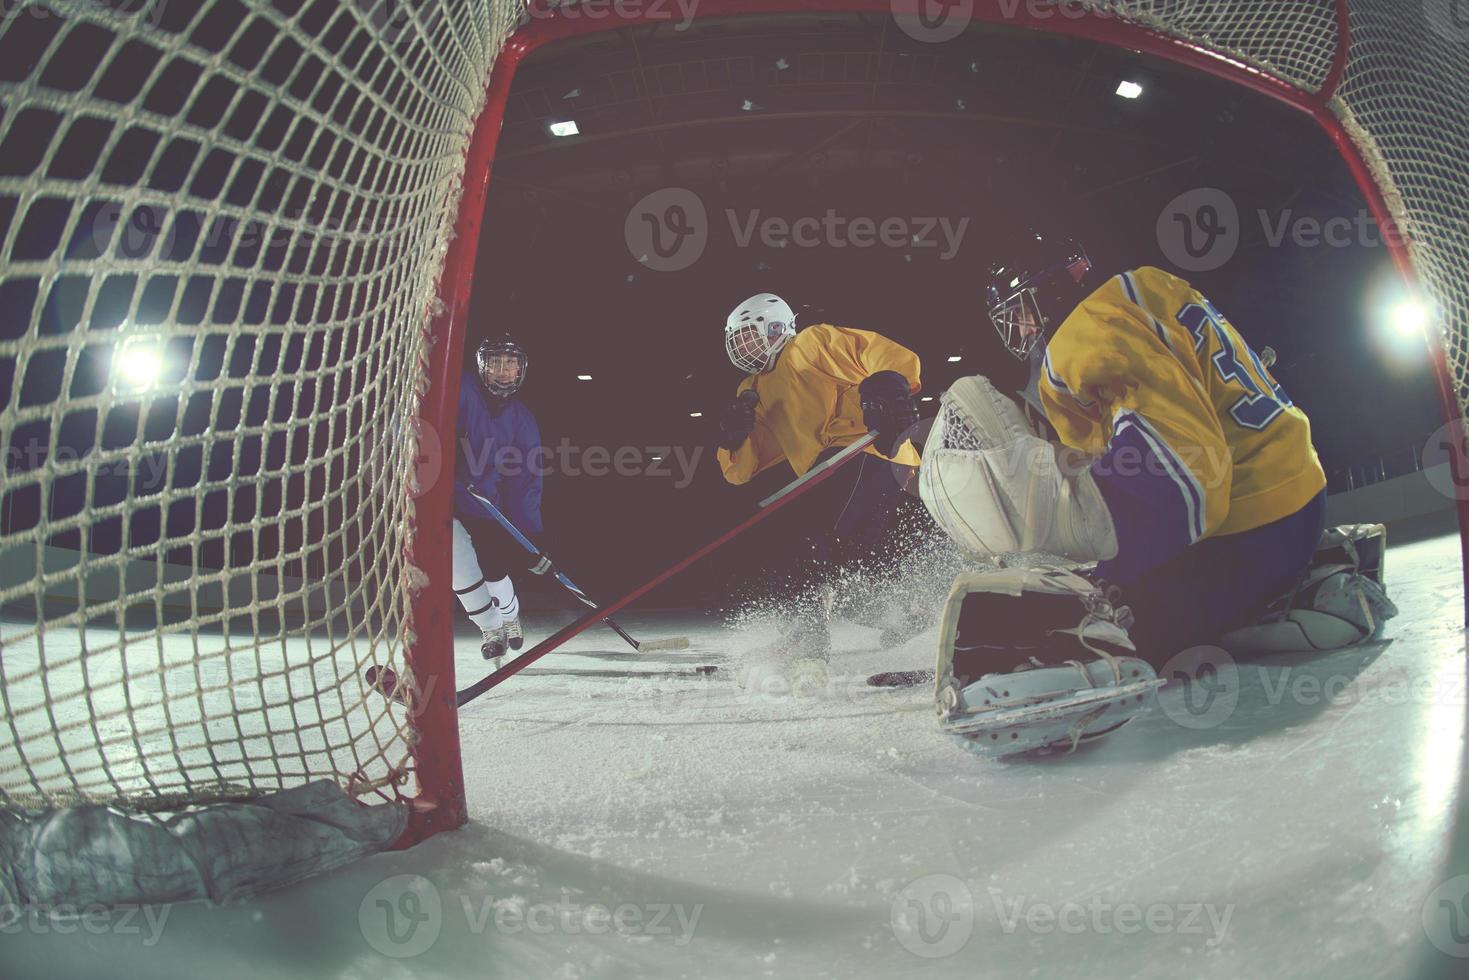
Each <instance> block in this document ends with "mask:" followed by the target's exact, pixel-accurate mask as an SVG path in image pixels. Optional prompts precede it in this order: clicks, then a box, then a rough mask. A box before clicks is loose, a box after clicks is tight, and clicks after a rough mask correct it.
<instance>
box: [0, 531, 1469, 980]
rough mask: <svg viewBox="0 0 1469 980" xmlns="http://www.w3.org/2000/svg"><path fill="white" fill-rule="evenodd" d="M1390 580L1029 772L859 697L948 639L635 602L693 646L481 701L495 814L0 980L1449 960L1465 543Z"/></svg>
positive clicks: (1465, 905)
mask: <svg viewBox="0 0 1469 980" xmlns="http://www.w3.org/2000/svg"><path fill="white" fill-rule="evenodd" d="M1387 574H1388V582H1389V587H1390V589H1391V591H1392V593H1393V595H1394V597H1395V599H1396V600H1397V602H1398V604H1399V606H1400V607H1401V609H1402V615H1401V616H1399V618H1398V619H1396V620H1395V621H1393V622H1392V623H1391V624H1390V625H1389V628H1388V634H1387V639H1386V640H1385V641H1384V642H1381V643H1378V644H1375V645H1373V646H1371V647H1365V648H1359V649H1353V650H1349V651H1345V652H1340V653H1336V654H1331V655H1324V656H1316V657H1300V658H1275V659H1268V660H1256V661H1243V660H1242V661H1241V662H1239V663H1237V664H1236V665H1235V667H1234V669H1233V670H1232V671H1231V670H1230V669H1228V666H1227V665H1226V669H1225V670H1224V671H1222V672H1221V673H1220V674H1219V675H1217V677H1212V676H1206V677H1205V678H1204V679H1203V680H1202V681H1200V682H1198V683H1192V684H1184V683H1178V682H1175V683H1171V684H1170V685H1169V686H1168V687H1166V688H1164V689H1163V691H1162V692H1161V693H1160V695H1159V700H1158V703H1157V704H1155V705H1154V706H1153V708H1152V709H1151V710H1150V711H1149V712H1148V714H1147V715H1145V716H1144V717H1143V718H1141V719H1139V720H1138V721H1137V722H1134V723H1133V724H1132V725H1130V726H1128V727H1127V728H1125V729H1123V730H1122V731H1120V732H1118V733H1116V734H1114V735H1112V736H1110V737H1108V738H1106V739H1104V740H1103V741H1101V742H1100V743H1098V744H1095V745H1092V746H1087V747H1083V748H1082V749H1081V750H1080V751H1077V752H1076V753H1074V754H1071V755H1054V756H1048V757H1043V758H1024V759H1020V760H1017V761H995V760H988V759H982V758H977V757H975V756H973V755H970V754H969V753H967V752H966V751H964V750H963V749H962V748H961V747H960V746H958V745H957V744H955V743H954V742H952V741H950V740H949V739H948V738H946V737H945V736H943V735H942V734H941V733H940V732H939V731H938V729H937V726H936V724H935V721H934V717H933V713H932V711H931V700H932V694H931V690H930V688H929V686H924V687H921V688H916V689H911V690H880V689H874V688H869V687H867V686H866V685H865V684H864V683H862V682H861V679H862V678H864V677H865V676H866V675H867V674H869V673H871V672H874V671H878V670H894V669H904V668H918V667H927V666H931V662H932V660H933V649H932V648H933V644H934V642H935V631H934V630H929V631H928V632H926V633H924V634H923V635H921V636H919V637H916V638H914V639H913V640H912V641H910V642H908V643H906V644H905V645H903V646H902V647H901V648H899V649H896V650H888V649H881V648H880V646H879V641H878V637H877V633H876V632H875V631H873V630H870V629H867V628H864V627H858V626H851V625H841V626H839V628H838V631H837V634H836V641H837V642H836V650H835V652H834V653H833V656H832V667H831V669H832V677H831V679H830V680H829V681H828V682H827V683H826V684H824V685H822V684H819V683H814V682H811V683H807V684H805V685H804V686H803V688H802V689H801V690H800V691H799V692H792V691H791V690H789V689H787V688H785V687H783V686H782V685H781V684H780V683H778V682H769V681H768V682H767V683H765V684H764V686H763V689H758V688H759V687H760V686H759V685H755V687H756V688H757V689H751V687H749V686H741V684H740V683H738V680H739V676H740V670H741V667H742V666H744V665H745V664H746V663H747V661H748V660H749V653H750V651H751V650H753V649H755V648H758V647H759V646H760V645H761V644H762V643H764V642H768V640H769V639H770V638H771V636H769V635H761V634H760V633H759V631H753V632H752V631H736V630H731V629H726V628H724V627H722V626H721V625H720V624H719V623H717V622H714V621H712V620H710V621H702V622H697V621H693V620H690V619H687V618H684V619H677V620H675V619H672V618H669V617H652V616H647V617H642V618H639V617H636V616H633V617H628V618H626V619H623V620H622V623H623V625H624V626H625V627H627V628H628V629H630V630H631V631H633V632H634V633H638V634H641V635H643V636H645V637H647V638H657V637H660V636H669V635H673V634H679V633H682V634H686V635H689V636H691V637H692V639H693V646H692V649H691V650H690V651H688V652H687V653H685V654H681V655H676V656H675V655H662V656H659V657H656V658H652V659H649V660H647V661H645V662H639V661H638V655H636V654H633V653H632V652H631V651H629V650H627V648H626V647H625V646H623V645H622V644H621V643H620V641H618V640H617V638H616V636H615V635H614V634H612V633H611V632H609V631H606V630H599V631H595V632H593V633H590V634H585V635H583V636H582V637H581V638H579V639H578V640H577V641H576V642H575V643H573V644H572V645H571V647H570V648H569V650H568V652H566V653H561V654H556V655H553V656H551V657H548V658H546V659H544V660H542V661H541V662H540V663H539V664H538V665H537V669H536V671H535V673H534V674H532V675H523V676H520V677H516V678H513V679H512V680H510V681H509V682H507V683H505V684H504V685H503V686H501V687H499V688H497V689H496V690H495V691H493V692H491V694H489V695H487V696H486V697H484V698H481V699H480V700H478V701H476V702H474V703H473V704H471V705H469V706H468V707H467V708H466V709H465V710H464V711H463V713H462V715H461V727H462V734H463V747H464V753H465V769H466V775H467V779H468V793H469V800H470V808H471V814H472V818H473V822H472V823H471V824H470V826H468V827H466V828H465V829H463V830H461V831H458V832H455V833H451V834H446V835H442V836H440V837H438V838H435V839H433V840H431V841H429V842H428V843H426V844H423V845H420V846H418V847H416V848H414V849H412V850H410V851H407V852H401V853H393V854H386V855H380V856H378V857H375V858H372V859H370V860H367V861H363V862H360V863H358V864H356V865H355V866H352V867H350V868H348V869H345V870H343V871H340V872H337V873H335V874H332V875H329V876H326V877H324V878H321V879H318V880H315V881H312V882H309V883H307V884H305V885H304V886H301V887H299V888H296V889H293V890H291V891H288V892H285V893H281V894H276V895H273V896H269V897H267V898H264V899H261V900H258V901H256V902H253V903H250V904H247V905H242V906H238V907H230V908H224V909H210V908H205V907H202V906H197V905H188V906H179V907H174V908H169V909H157V910H144V911H143V912H139V913H138V914H136V915H134V916H133V917H131V918H130V920H129V921H127V922H123V921H121V920H120V918H117V919H113V920H110V921H99V922H92V923H87V922H76V921H72V922H69V923H50V922H44V921H35V920H31V921H26V922H22V923H20V924H16V925H12V926H10V927H8V928H6V929H5V930H4V932H3V933H0V977H4V978H6V980H21V978H32V977H35V978H58V980H60V978H71V977H86V978H113V977H160V978H173V977H178V978H189V980H198V978H206V980H216V978H217V980H223V978H236V977H239V978H247V977H248V978H252V980H268V978H277V977H279V978H286V977H289V978H331V977H364V978H365V977H474V978H480V977H526V978H566V980H571V978H582V977H587V978H591V977H598V978H600V977H609V978H617V977H640V976H649V977H651V976H658V977H665V976H667V977H699V976H710V977H764V976H771V977H801V978H816V977H834V978H854V977H855V978H861V977H878V976H884V977H886V976H901V977H929V976H934V977H1031V976H1034V977H1087V978H1098V980H1099V978H1111V977H1159V978H1175V977H1211V978H1212V977H1219V978H1237V977H1250V978H1268V977H1317V976H1331V977H1408V976H1416V975H1435V976H1437V975H1443V976H1451V975H1454V972H1455V971H1454V969H1453V967H1455V966H1456V965H1458V966H1462V965H1465V964H1469V960H1457V959H1454V958H1451V957H1450V956H1449V955H1448V954H1449V953H1452V952H1456V953H1459V954H1469V935H1466V934H1463V933H1462V932H1454V931H1453V930H1448V931H1445V929H1444V928H1441V927H1440V926H1435V925H1434V923H1435V922H1437V923H1440V925H1441V923H1442V921H1444V920H1443V918H1442V915H1439V916H1438V918H1435V917H1434V916H1435V913H1437V912H1438V911H1439V910H1440V908H1448V907H1449V905H1455V906H1456V908H1457V909H1459V910H1462V911H1464V912H1466V913H1469V900H1465V895H1466V894H1469V880H1466V881H1465V882H1455V881H1453V880H1452V879H1453V878H1454V876H1455V874H1457V873H1462V872H1463V871H1465V870H1469V869H1464V868H1457V869H1455V868H1451V867H1450V854H1449V845H1450V834H1451V832H1452V829H1453V827H1454V821H1455V819H1456V817H1455V802H1456V799H1457V797H1458V794H1459V792H1460V779H1461V764H1462V760H1463V752H1462V740H1463V737H1464V725H1465V663H1466V659H1465V647H1464V634H1463V632H1462V629H1461V620H1462V614H1463V600H1462V587H1461V582H1460V572H1459V551H1458V540H1457V539H1456V538H1453V537H1445V538H1438V539H1433V540H1428V541H1424V542H1419V543H1414V544H1407V545H1399V546H1395V547H1393V549H1392V550H1391V551H1390V554H1389V559H1388V566H1387ZM530 625H531V626H532V629H530V630H529V631H528V632H530V633H531V638H532V640H533V639H534V637H535V636H538V635H540V633H541V631H542V630H543V629H545V627H546V626H548V625H549V624H536V623H534V622H532V623H531V624H530ZM537 627H539V628H537ZM458 663H459V670H460V683H461V685H462V684H464V683H466V682H467V681H468V680H469V679H473V678H476V677H478V676H480V674H481V673H483V672H484V666H483V663H482V661H480V659H479V655H478V649H477V643H475V642H474V641H471V640H469V639H468V638H465V639H464V640H462V641H461V643H460V647H459V650H458ZM701 664H715V665H718V666H719V667H720V671H719V672H717V673H715V674H714V675H712V676H709V677H699V676H694V675H692V674H691V673H689V672H688V668H690V667H692V666H695V665H701ZM585 671H597V672H599V673H598V674H596V675H591V676H589V675H586V674H585V673H584V672H585ZM625 671H639V672H648V673H649V674H650V676H636V677H627V676H620V674H621V672H625ZM578 672H583V673H581V675H580V676H579V675H578ZM609 675H610V676H609ZM747 680H748V677H747ZM1440 886H1443V887H1440ZM1446 902H1447V903H1448V904H1447V905H1445V904H1444V903H1446ZM1450 911H1453V910H1452V909H1450ZM1426 913H1427V916H1428V921H1429V925H1430V928H1429V929H1425V924H1424V923H1425V914H1426ZM160 920H161V921H160ZM1453 922H1454V924H1455V925H1456V926H1457V925H1458V919H1454V920H1453ZM1456 937H1458V938H1459V939H1462V940H1463V941H1462V942H1457V943H1456ZM1441 948H1442V949H1443V950H1444V951H1440V949H1441ZM1460 975H1463V974H1460Z"/></svg>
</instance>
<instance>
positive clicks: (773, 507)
mask: <svg viewBox="0 0 1469 980" xmlns="http://www.w3.org/2000/svg"><path fill="white" fill-rule="evenodd" d="M876 438H877V433H876V432H869V433H867V434H866V435H864V436H862V437H861V438H860V439H858V440H857V441H856V442H854V443H852V444H851V445H850V446H847V447H846V448H845V449H843V450H842V451H841V452H839V453H837V454H836V455H834V456H832V457H831V459H828V460H827V461H826V462H825V463H822V464H820V465H819V466H813V467H812V468H811V469H809V470H807V471H806V473H805V474H804V475H802V476H800V477H798V478H797V479H795V480H794V481H792V482H791V483H788V484H787V485H786V486H785V488H784V489H782V490H781V491H779V492H778V493H774V494H771V495H770V496H769V497H766V498H765V499H764V500H762V501H761V502H760V506H759V508H758V509H756V511H755V513H753V514H751V515H750V516H749V517H747V518H745V520H744V521H743V522H742V523H740V524H738V525H737V526H735V527H733V528H731V529H730V530H728V531H726V532H724V534H722V535H720V536H719V537H717V538H715V539H714V540H713V541H710V542H709V543H708V544H706V545H704V546H703V547H702V548H700V549H698V550H697V551H695V552H694V553H693V554H691V555H689V556H688V557H687V558H684V559H683V560H681V561H679V562H677V563H675V564H673V565H670V566H669V567H668V568H666V569H664V570H663V571H662V572H659V573H658V574H657V575H655V576H653V577H652V578H651V579H649V580H648V581H646V582H644V583H643V584H642V585H640V586H638V587H637V588H635V589H633V590H632V591H631V592H629V593H627V595H625V596H623V597H622V598H620V599H617V600H615V601H613V602H610V603H608V604H607V605H605V606H602V607H601V608H600V609H593V610H591V611H590V612H588V613H587V614H586V615H584V616H582V617H581V618H580V619H578V620H576V621H575V622H572V623H569V624H567V625H566V626H563V627H562V628H561V629H560V630H559V631H557V632H556V633H553V634H552V635H550V636H548V637H546V638H545V639H544V640H542V641H541V642H540V643H537V644H536V645H535V646H533V647H531V648H530V649H529V650H527V651H525V652H524V653H522V654H521V655H520V656H518V657H516V658H515V659H514V660H512V661H510V663H508V664H506V665H505V666H503V667H501V668H500V669H499V670H496V671H495V672H493V673H491V674H489V675H488V676H486V677H483V678H481V679H480V680H478V681H475V682H474V683H473V684H471V685H470V686H469V687H466V688H465V689H464V690H462V691H460V692H459V693H458V695H457V703H458V706H459V707H461V708H462V707H464V706H465V705H466V704H468V703H469V702H471V701H473V700H474V699H475V698H477V697H479V696H480V695H481V694H483V693H485V692H486V691H488V690H490V689H491V688H492V687H495V686H497V685H499V684H501V683H503V682H504V681H506V680H509V679H510V678H511V677H513V676H515V675H516V674H518V673H519V672H520V671H522V670H524V669H525V668H527V667H529V666H530V665H531V664H533V663H535V662H536V661H537V660H539V659H541V658H542V657H544V656H545V655H546V654H548V653H550V652H551V651H552V650H555V649H556V648H557V647H559V646H561V645H562V644H563V643H565V642H566V641H567V640H570V639H571V638H572V637H574V636H576V635H577V634H579V633H581V632H583V631H584V630H586V629H587V628H589V627H591V626H595V625H596V624H597V623H599V622H601V621H602V620H604V619H606V618H607V617H608V616H610V615H612V614H613V613H615V612H617V611H618V610H619V609H622V608H624V607H626V606H627V605H629V604H631V603H633V602H636V601H637V600H638V599H641V598H642V597H643V596H645V595H647V594H648V593H649V592H651V591H653V590H654V589H656V588H657V587H658V586H660V585H662V584H663V583H664V582H666V581H668V580H669V579H671V578H673V576H675V575H677V574H678V573H679V572H681V571H683V570H684V569H686V568H688V567H689V566H690V565H692V564H694V563H695V562H697V561H699V560H700V559H701V558H705V557H707V556H708V555H710V554H712V553H713V552H715V551H717V550H719V549H720V548H721V547H723V546H724V545H726V544H728V543H729V542H730V541H731V540H733V539H734V538H736V537H738V536H739V535H741V534H743V533H744V532H745V531H747V530H749V529H750V528H752V527H754V526H755V525H756V524H758V523H760V522H761V521H763V520H765V518H767V517H769V516H770V515H771V514H773V513H775V512H776V511H777V510H779V509H780V508H781V507H784V506H785V505H786V504H788V503H790V502H791V501H792V500H794V499H796V498H797V497H799V496H800V495H801V494H803V493H805V492H806V491H807V490H810V489H811V488H812V487H814V486H816V484H818V483H820V482H821V481H823V480H825V479H826V478H827V477H829V476H831V474H832V473H834V472H835V471H836V469H837V467H839V466H841V465H842V464H844V463H847V462H849V461H851V460H853V459H855V458H856V457H857V456H858V454H860V453H861V452H862V451H863V450H864V449H866V448H867V447H868V446H870V445H872V442H873V440H874V439H876ZM368 683H372V682H371V681H369V682H368Z"/></svg>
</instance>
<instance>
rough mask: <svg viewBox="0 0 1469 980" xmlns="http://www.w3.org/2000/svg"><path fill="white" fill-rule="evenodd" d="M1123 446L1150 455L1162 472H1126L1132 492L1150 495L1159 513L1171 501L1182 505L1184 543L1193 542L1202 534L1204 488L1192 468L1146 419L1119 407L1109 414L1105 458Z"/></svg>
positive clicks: (1144, 470)
mask: <svg viewBox="0 0 1469 980" xmlns="http://www.w3.org/2000/svg"><path fill="white" fill-rule="evenodd" d="M1123 446H1134V447H1136V448H1137V449H1139V450H1141V451H1142V453H1143V457H1144V458H1145V459H1146V457H1148V456H1152V457H1153V458H1154V459H1156V460H1158V463H1159V465H1160V466H1161V467H1162V470H1163V472H1162V473H1161V474H1159V473H1155V472H1151V471H1149V470H1148V468H1147V467H1146V466H1144V467H1143V471H1142V472H1139V473H1136V474H1129V475H1128V476H1127V477H1126V479H1129V480H1130V481H1133V486H1132V489H1131V493H1132V494H1133V495H1136V496H1142V497H1149V498H1153V500H1154V502H1155V503H1156V504H1157V505H1158V507H1159V510H1158V512H1157V513H1158V515H1159V516H1161V515H1162V514H1165V513H1167V511H1168V510H1171V509H1174V508H1171V507H1169V506H1168V504H1169V503H1170V502H1171V501H1174V500H1176V501H1178V502H1179V503H1181V504H1182V512H1181V517H1182V519H1183V529H1184V532H1185V535H1186V541H1184V544H1185V545H1189V544H1193V543H1194V542H1195V541H1197V540H1199V539H1200V538H1202V537H1203V536H1204V516H1205V515H1204V490H1203V488H1202V487H1201V486H1199V481H1198V478H1197V477H1196V476H1194V474H1193V471H1192V470H1190V469H1189V468H1188V467H1187V466H1185V465H1184V464H1183V461H1182V460H1180V459H1179V458H1178V456H1177V455H1176V454H1175V453H1174V452H1173V450H1172V449H1171V448H1169V446H1168V443H1167V442H1165V441H1164V440H1163V438H1162V436H1160V435H1158V433H1157V431H1156V430H1155V429H1154V428H1153V427H1152V426H1151V425H1149V424H1148V421H1147V420H1146V419H1144V418H1143V417H1142V416H1141V415H1138V414H1137V413H1136V412H1133V411H1130V410H1127V409H1119V410H1118V411H1117V413H1116V414H1115V415H1114V416H1113V417H1112V441H1111V442H1110V443H1109V444H1108V447H1107V455H1105V456H1103V457H1102V459H1103V460H1106V459H1107V458H1108V457H1109V456H1113V455H1114V454H1115V453H1116V451H1117V450H1118V449H1119V448H1120V447H1123Z"/></svg>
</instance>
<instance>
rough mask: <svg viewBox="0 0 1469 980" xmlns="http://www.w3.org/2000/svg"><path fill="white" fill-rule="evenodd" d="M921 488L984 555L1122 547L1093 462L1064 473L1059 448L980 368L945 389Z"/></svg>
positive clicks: (1084, 554)
mask: <svg viewBox="0 0 1469 980" xmlns="http://www.w3.org/2000/svg"><path fill="white" fill-rule="evenodd" d="M918 492H919V496H920V497H922V499H923V503H924V504H925V505H926V506H927V507H928V510H929V513H930V514H932V515H933V518H934V520H935V521H936V522H938V524H939V526H940V527H942V528H943V529H944V530H945V531H947V532H948V534H949V536H950V537H951V538H953V539H954V540H955V541H956V542H957V543H959V544H961V545H963V546H964V547H966V548H968V549H970V550H971V551H974V552H977V553H979V554H982V555H998V554H1007V553H1011V552H1036V551H1039V552H1045V553H1048V554H1056V555H1065V556H1066V557H1068V558H1072V559H1075V560H1077V561H1096V560H1099V559H1106V558H1111V557H1114V556H1115V555H1116V554H1117V534H1116V531H1115V529H1114V528H1113V526H1112V516H1111V514H1110V513H1109V512H1108V510H1107V505H1106V503H1105V502H1104V501H1103V499H1102V495H1101V492H1100V491H1099V490H1098V489H1097V485H1096V482H1095V480H1093V478H1092V475H1091V471H1090V470H1086V469H1083V470H1081V471H1080V472H1078V473H1075V474H1066V473H1063V472H1062V470H1061V467H1060V465H1059V463H1058V461H1057V458H1056V447H1055V446H1053V445H1052V444H1051V443H1049V442H1047V441H1046V440H1045V439H1042V438H1041V437H1040V436H1038V435H1036V434H1035V431H1034V430H1033V429H1032V428H1031V425H1030V422H1029V421H1028V420H1027V419H1026V418H1025V415H1024V414H1023V413H1022V412H1021V410H1020V406H1018V405H1016V404H1015V402H1014V401H1012V400H1011V399H1009V398H1007V397H1006V396H1005V395H1003V394H1001V393H1000V392H998V391H996V390H995V387H994V385H992V384H990V382H989V381H988V380H987V379H985V378H983V377H979V376H974V377H969V378H961V379H959V380H958V381H956V382H954V384H953V385H952V386H951V387H950V388H949V390H948V391H947V392H945V393H944V396H943V399H942V402H941V404H940V408H939V415H938V421H937V422H936V423H935V424H934V428H933V431H932V432H931V433H930V435H929V439H928V442H927V445H926V446H925V449H924V454H923V464H922V466H921V467H920V468H919V471H918Z"/></svg>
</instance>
